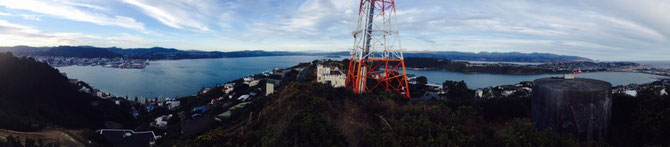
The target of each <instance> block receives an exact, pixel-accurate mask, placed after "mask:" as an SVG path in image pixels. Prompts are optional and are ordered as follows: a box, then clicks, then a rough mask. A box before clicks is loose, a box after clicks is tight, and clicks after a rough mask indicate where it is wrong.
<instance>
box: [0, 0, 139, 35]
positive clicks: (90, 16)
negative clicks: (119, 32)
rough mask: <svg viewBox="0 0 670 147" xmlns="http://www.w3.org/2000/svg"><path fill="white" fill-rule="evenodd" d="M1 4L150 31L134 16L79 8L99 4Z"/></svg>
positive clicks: (7, 0) (23, 0) (21, 0)
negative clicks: (107, 13) (108, 13)
mask: <svg viewBox="0 0 670 147" xmlns="http://www.w3.org/2000/svg"><path fill="white" fill-rule="evenodd" d="M73 4H74V5H73ZM0 6H4V7H6V8H10V9H21V10H28V11H32V12H35V13H41V14H44V15H49V16H54V17H57V18H64V19H69V20H73V21H81V22H89V23H94V24H98V25H109V26H119V27H124V28H129V29H133V30H137V31H140V32H148V31H147V30H146V29H145V27H144V24H143V23H141V22H138V21H136V20H135V19H133V18H130V17H125V16H118V15H113V16H110V15H106V14H103V13H99V12H95V11H89V10H85V9H80V8H79V7H82V6H85V7H86V8H95V7H99V6H93V5H82V4H75V3H72V2H68V1H37V0H2V1H0ZM100 8H101V7H100Z"/></svg>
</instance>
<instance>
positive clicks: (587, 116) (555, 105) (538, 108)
mask: <svg viewBox="0 0 670 147" xmlns="http://www.w3.org/2000/svg"><path fill="white" fill-rule="evenodd" d="M533 83H534V86H533V92H532V98H531V104H532V106H531V119H532V120H533V121H534V122H535V123H536V126H537V127H538V129H542V130H543V129H546V128H552V129H553V130H554V131H555V132H559V133H571V134H574V135H575V136H576V137H578V138H579V139H580V140H584V139H587V138H590V139H602V138H604V137H606V135H607V128H608V127H609V124H610V121H611V115H612V111H611V107H612V84H610V83H608V82H604V81H600V80H594V79H584V78H574V79H570V78H543V79H537V80H535V81H534V82H533Z"/></svg>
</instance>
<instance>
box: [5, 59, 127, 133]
mask: <svg viewBox="0 0 670 147" xmlns="http://www.w3.org/2000/svg"><path fill="white" fill-rule="evenodd" d="M79 89H80V87H78V86H77V85H75V84H72V83H69V81H68V78H67V77H65V76H63V75H62V74H60V73H59V71H58V70H56V69H54V68H52V67H51V66H49V65H47V64H45V63H40V62H37V61H35V60H33V59H30V58H16V57H14V56H13V55H12V54H9V53H0V118H1V119H0V129H9V130H17V131H37V130H40V129H42V128H45V127H52V126H53V127H66V128H91V129H98V128H102V127H103V124H104V122H105V121H106V120H114V121H117V122H119V123H123V122H125V121H128V120H131V119H132V116H131V115H130V113H128V111H125V110H122V109H120V108H119V106H117V105H116V104H114V103H113V102H111V101H107V100H102V99H100V98H97V97H93V96H91V95H90V94H86V93H83V92H80V91H78V90H79Z"/></svg>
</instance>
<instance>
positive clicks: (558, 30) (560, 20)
mask: <svg viewBox="0 0 670 147" xmlns="http://www.w3.org/2000/svg"><path fill="white" fill-rule="evenodd" d="M358 2H359V1H358V0H292V1H281V0H174V1H160V0H117V1H80V0H65V1H52V0H4V1H0V19H1V18H3V17H4V18H7V17H16V18H22V19H24V20H39V21H30V22H33V23H54V22H53V21H52V19H51V18H55V19H65V20H68V21H73V22H86V23H90V24H93V25H97V26H91V27H83V28H81V30H78V29H60V28H48V27H44V26H43V25H37V24H35V25H31V24H29V23H26V22H14V21H15V20H13V19H6V22H11V23H13V24H22V23H25V24H22V25H30V26H34V27H36V28H31V29H32V30H40V31H38V33H37V34H40V33H41V34H44V33H45V32H69V33H74V34H87V35H91V36H123V35H119V34H126V35H128V36H135V37H138V38H133V37H128V39H137V40H142V41H146V43H140V42H137V41H132V40H124V41H115V40H114V39H111V38H109V37H100V38H99V39H91V40H90V41H85V42H80V43H91V44H105V45H113V44H116V43H118V45H116V46H133V45H138V46H147V44H151V45H150V46H165V47H173V48H184V49H201V50H219V51H225V50H244V49H264V50H289V51H301V50H322V51H347V50H348V49H349V48H351V46H352V45H351V44H352V43H353V39H352V38H351V32H352V31H353V29H354V28H355V26H354V25H355V24H356V22H355V21H356V15H357V11H358V10H357V9H358V6H357V4H358ZM667 8H670V2H667V1H664V0H644V1H627V0H610V1H604V0H585V1H582V0H580V1H576V0H567V1H527V0H510V1H453V0H447V1H445V0H422V1H407V0H404V1H397V15H398V24H397V25H398V27H399V29H400V34H401V40H402V41H403V48H405V49H407V50H408V51H468V52H481V51H487V52H547V53H555V54H563V55H579V56H585V57H588V58H593V59H600V60H636V59H650V60H651V59H657V60H662V59H665V58H667V57H665V56H664V55H667V54H670V49H669V48H668V47H669V46H670V27H668V26H670V15H665V14H670V9H667ZM56 23H61V24H60V25H67V22H56ZM106 28H109V29H106ZM119 28H121V29H119ZM109 30H114V31H109ZM24 31H30V29H27V30H24ZM151 32H155V33H151ZM34 35H36V34H34ZM48 35H50V36H53V33H50V34H48ZM71 36H74V35H71ZM74 38H78V37H74ZM79 38H82V37H81V36H79ZM87 38H91V37H87ZM93 38H94V37H93ZM105 38H106V39H105ZM120 38H123V37H120ZM120 38H116V39H120ZM139 38H141V39H139ZM93 40H95V41H100V42H93ZM125 41H128V42H125ZM38 42H39V40H38ZM71 42H76V41H71ZM51 43H53V45H59V44H57V43H58V42H51ZM44 44H48V43H44ZM26 45H31V44H30V43H28V44H26Z"/></svg>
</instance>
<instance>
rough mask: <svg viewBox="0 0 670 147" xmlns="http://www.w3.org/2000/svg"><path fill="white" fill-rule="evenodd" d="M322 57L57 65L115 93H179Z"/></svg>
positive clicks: (137, 94) (168, 95) (176, 95)
mask: <svg viewBox="0 0 670 147" xmlns="http://www.w3.org/2000/svg"><path fill="white" fill-rule="evenodd" d="M323 58H325V57H320V56H282V57H249V58H220V59H193V60H169V61H151V62H150V64H149V65H148V66H147V67H146V68H144V69H117V68H104V67H100V66H68V67H59V68H58V70H60V71H61V72H65V73H66V74H67V76H68V77H69V78H75V79H79V80H83V81H85V82H87V83H89V84H91V85H92V86H93V87H95V88H98V89H100V90H102V91H105V92H111V93H112V94H114V95H117V96H128V97H135V96H137V97H148V98H154V97H181V96H189V95H192V94H194V93H196V92H198V91H199V90H200V89H202V88H204V87H211V86H214V85H217V84H223V83H225V82H228V81H231V80H235V79H238V78H242V77H244V76H248V75H252V74H257V73H261V72H263V71H267V70H271V69H274V68H287V67H291V66H294V65H297V64H298V63H301V62H311V61H314V60H317V59H323Z"/></svg>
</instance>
